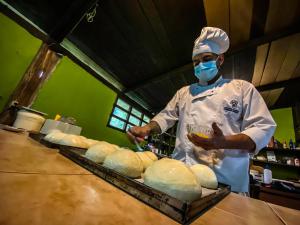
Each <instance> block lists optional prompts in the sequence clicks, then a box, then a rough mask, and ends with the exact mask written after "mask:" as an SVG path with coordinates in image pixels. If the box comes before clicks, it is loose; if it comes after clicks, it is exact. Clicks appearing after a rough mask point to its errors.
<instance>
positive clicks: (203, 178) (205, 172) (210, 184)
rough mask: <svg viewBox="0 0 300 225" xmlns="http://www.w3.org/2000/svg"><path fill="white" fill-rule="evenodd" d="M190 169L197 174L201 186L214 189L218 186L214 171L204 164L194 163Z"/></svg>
mask: <svg viewBox="0 0 300 225" xmlns="http://www.w3.org/2000/svg"><path fill="white" fill-rule="evenodd" d="M190 169H191V170H192V171H193V172H194V174H195V175H196V176H197V178H198V180H199V182H200V184H201V186H202V187H205V188H211V189H216V188H217V187H218V180H217V176H216V174H215V172H214V171H213V170H212V169H211V168H209V167H208V166H206V165H202V164H196V165H193V166H191V167H190Z"/></svg>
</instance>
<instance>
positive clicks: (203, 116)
mask: <svg viewBox="0 0 300 225" xmlns="http://www.w3.org/2000/svg"><path fill="white" fill-rule="evenodd" d="M152 120H153V121H156V122H157V123H158V124H159V126H160V128H161V130H162V132H165V131H166V130H167V129H169V128H170V127H172V126H173V125H174V124H175V122H176V121H178V126H177V133H176V144H175V149H174V152H173V155H172V157H173V158H174V159H178V160H181V161H183V162H185V163H186V164H187V165H194V164H198V163H205V162H203V161H201V160H200V159H198V158H196V157H195V155H194V154H193V148H194V146H193V144H192V143H191V142H190V141H189V140H188V138H187V128H186V127H187V124H195V125H199V126H209V127H210V128H211V124H212V123H213V122H216V123H217V125H218V126H219V127H220V129H221V130H222V131H223V134H224V135H225V136H226V135H234V134H239V133H243V134H245V135H247V136H249V137H250V138H251V139H252V140H253V141H254V142H255V144H256V149H255V153H254V154H257V153H258V152H259V150H260V149H262V148H263V147H265V146H266V145H267V144H268V142H269V140H270V138H271V136H272V135H273V133H274V131H275V128H276V124H275V122H274V120H273V118H272V116H271V114H270V112H269V110H268V108H267V106H266V104H265V102H264V100H263V98H262V97H261V95H260V94H259V92H258V91H257V90H256V89H255V87H254V86H253V85H252V84H251V83H249V82H247V81H244V80H229V79H223V78H222V77H220V78H219V79H218V80H217V81H216V82H215V83H214V84H211V85H208V86H201V85H200V84H198V83H195V84H192V85H190V86H185V87H183V88H181V89H180V90H178V91H177V93H176V94H175V96H174V97H173V98H172V100H171V101H170V102H169V103H168V105H167V106H166V107H165V109H163V110H162V111H161V112H160V113H159V114H157V115H156V116H155V117H154V118H153V119H152ZM216 151H219V154H217V155H218V157H219V159H218V162H217V163H216V164H214V165H212V166H211V167H212V169H213V170H214V171H215V173H216V175H217V178H218V181H219V182H221V183H225V184H229V185H231V190H232V191H235V192H248V187H249V173H248V170H249V153H247V152H245V151H241V150H238V149H220V150H216ZM203 152H207V151H205V150H203ZM207 164H208V165H209V163H207Z"/></svg>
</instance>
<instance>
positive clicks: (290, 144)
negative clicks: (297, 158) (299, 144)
mask: <svg viewBox="0 0 300 225" xmlns="http://www.w3.org/2000/svg"><path fill="white" fill-rule="evenodd" d="M289 146H290V149H293V147H294V143H293V140H292V138H291V139H290V142H289Z"/></svg>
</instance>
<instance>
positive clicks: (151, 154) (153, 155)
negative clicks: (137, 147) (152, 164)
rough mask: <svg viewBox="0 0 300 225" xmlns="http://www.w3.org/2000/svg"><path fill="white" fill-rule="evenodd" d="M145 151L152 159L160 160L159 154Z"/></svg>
mask: <svg viewBox="0 0 300 225" xmlns="http://www.w3.org/2000/svg"><path fill="white" fill-rule="evenodd" d="M144 153H145V154H146V155H147V156H148V157H149V158H150V159H152V160H153V161H156V160H158V158H157V156H156V155H155V154H154V153H153V152H150V151H145V152H144Z"/></svg>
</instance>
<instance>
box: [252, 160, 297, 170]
mask: <svg viewBox="0 0 300 225" xmlns="http://www.w3.org/2000/svg"><path fill="white" fill-rule="evenodd" d="M251 160H252V161H253V162H260V163H266V164H271V165H276V166H286V167H293V168H299V169H300V167H299V166H294V165H288V164H284V163H277V162H269V161H262V160H258V159H251Z"/></svg>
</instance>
